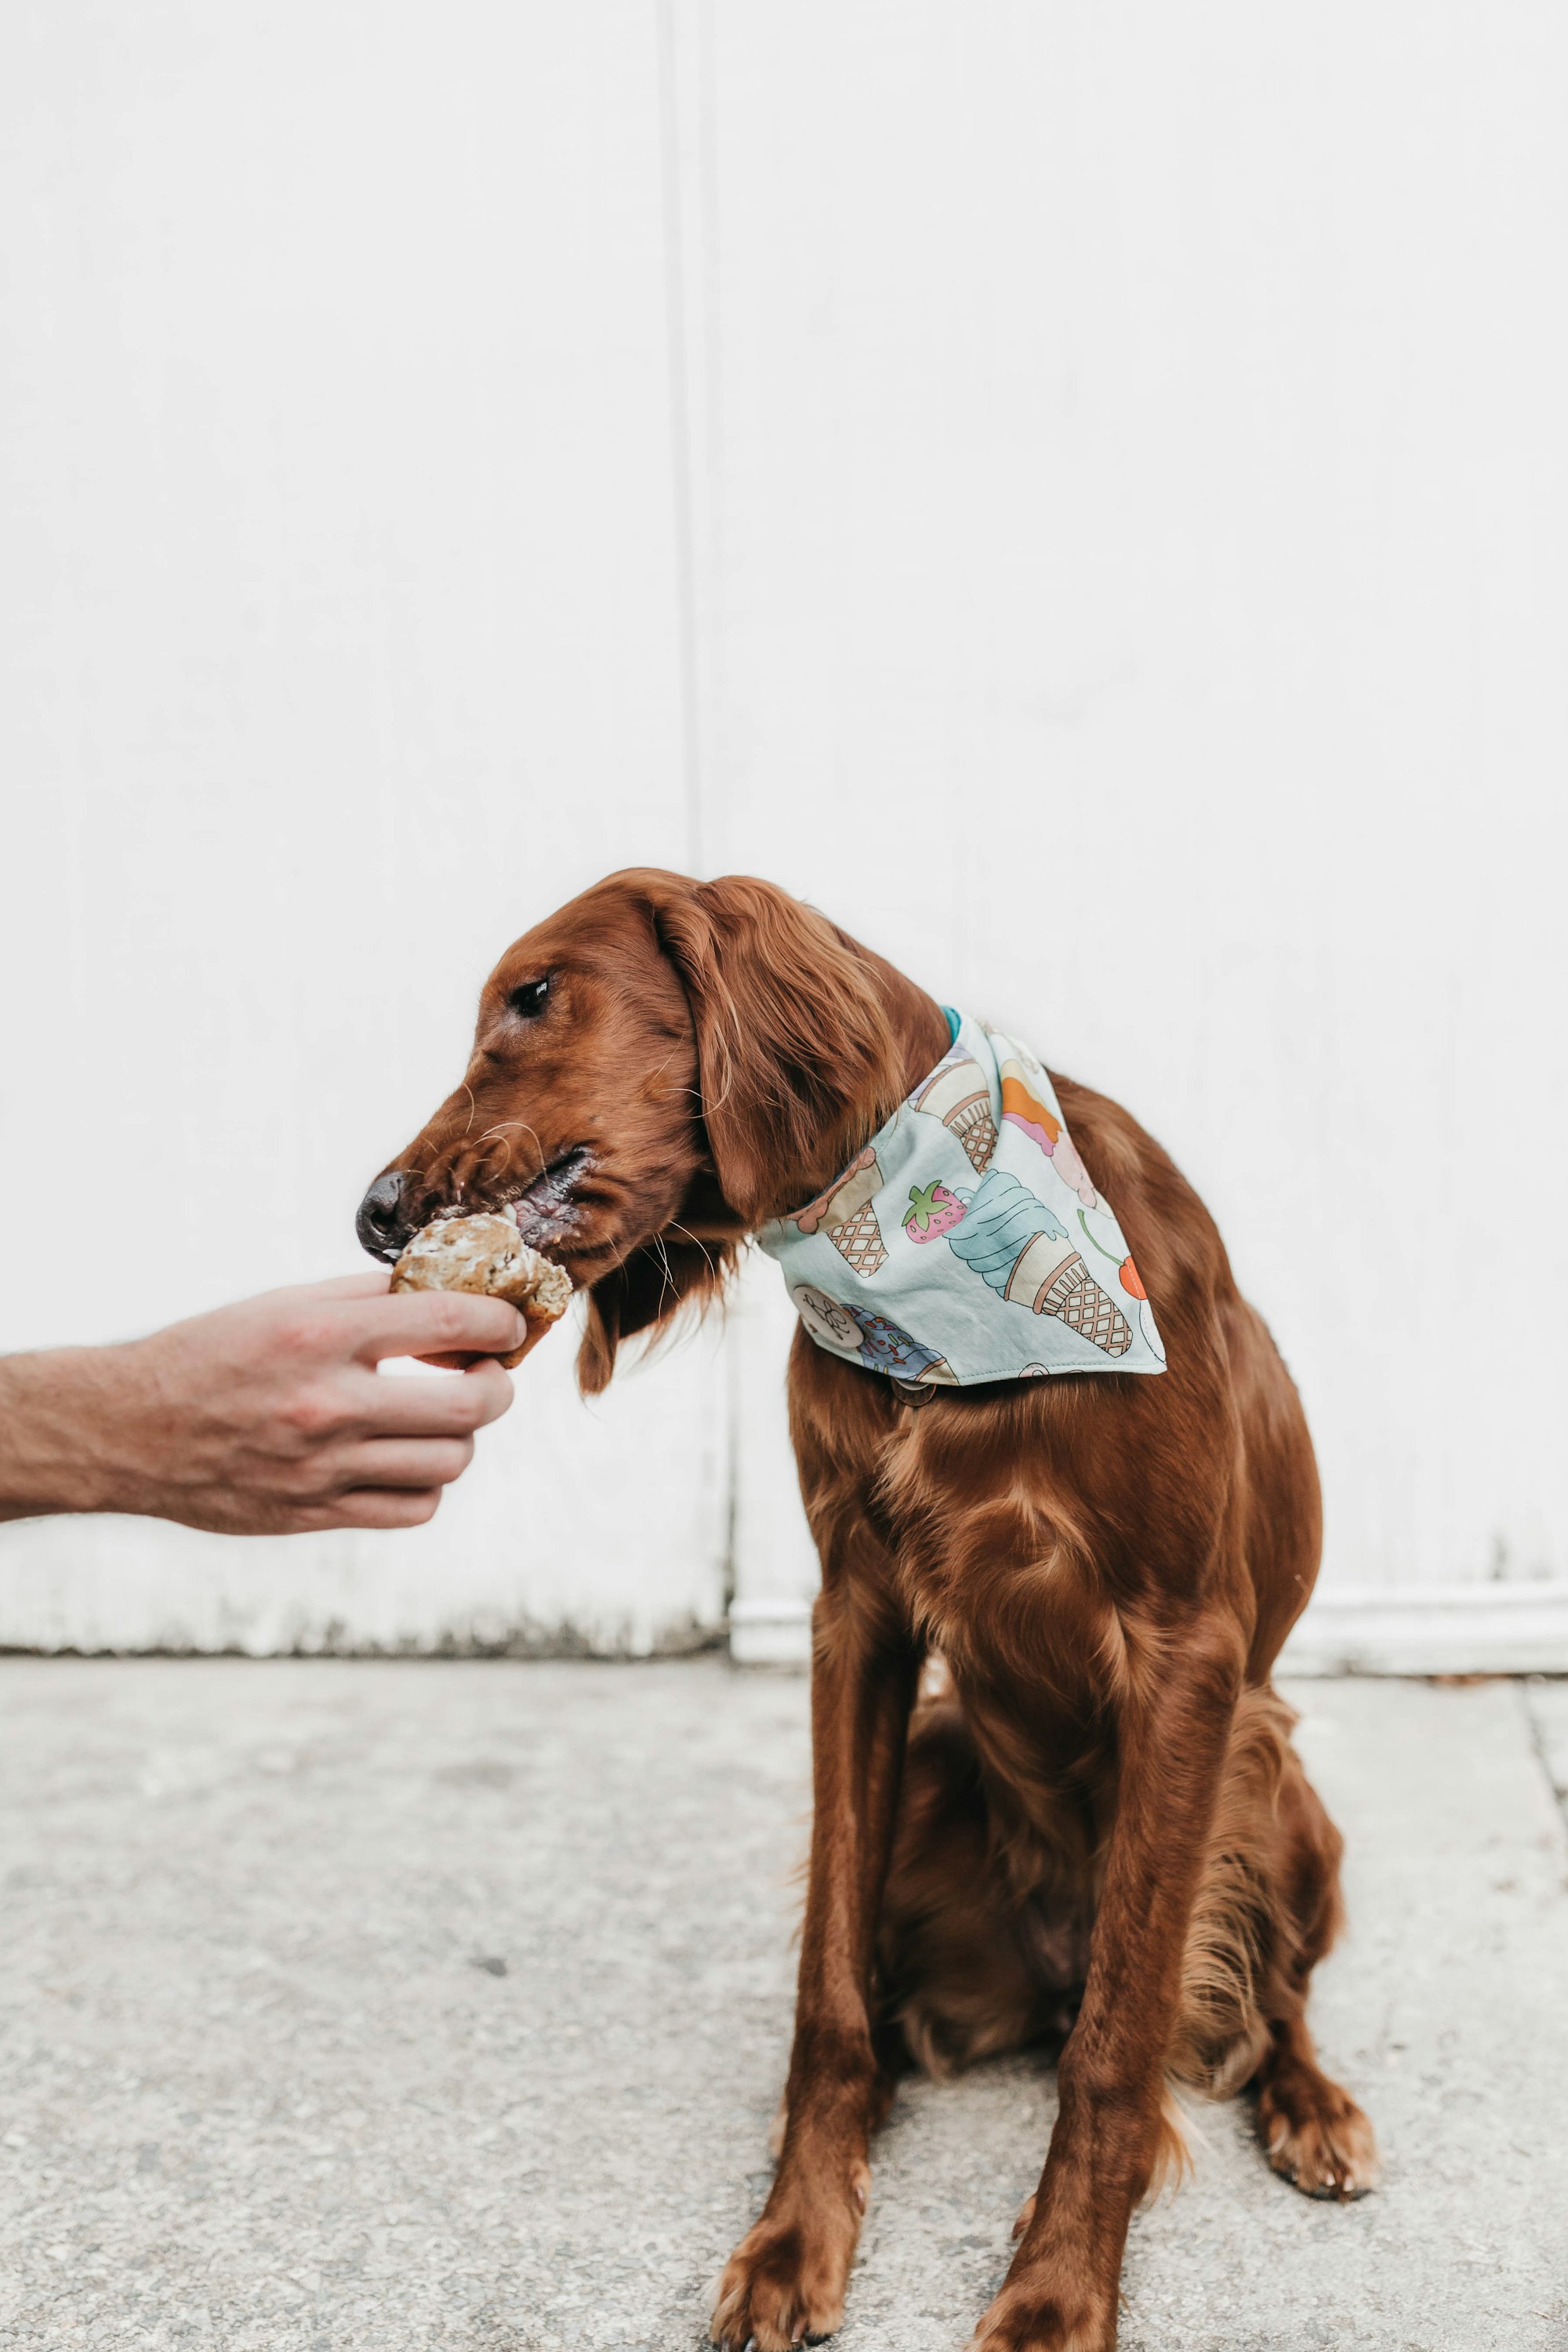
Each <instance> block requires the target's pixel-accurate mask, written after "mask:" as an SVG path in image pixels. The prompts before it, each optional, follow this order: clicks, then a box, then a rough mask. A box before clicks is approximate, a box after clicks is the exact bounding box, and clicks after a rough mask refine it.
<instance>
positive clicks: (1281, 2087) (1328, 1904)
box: [1254, 1750, 1381, 2202]
mask: <svg viewBox="0 0 1568 2352" xmlns="http://www.w3.org/2000/svg"><path fill="white" fill-rule="evenodd" d="M1279 1832H1280V1845H1281V1853H1280V1875H1279V1884H1280V1895H1281V1898H1282V1903H1283V1906H1284V1908H1285V1910H1286V1913H1287V1916H1288V1917H1289V1926H1290V1929H1291V1931H1292V1932H1291V1937H1290V1939H1289V1945H1288V1946H1287V1949H1288V1952H1289V1965H1288V1966H1287V1967H1284V1968H1282V1969H1279V1971H1278V1974H1277V1977H1276V1980H1275V1982H1274V1983H1273V1984H1272V1985H1271V1986H1270V1988H1269V1995H1270V1997H1269V1999H1268V2045H1267V2047H1266V2048H1265V2050H1264V2052H1263V2054H1262V2057H1261V2059H1260V2061H1259V2063H1258V2072H1257V2074H1256V2076H1255V2078H1254V2080H1255V2083H1256V2085H1257V2091H1258V2133H1259V2136H1260V2137H1261V2138H1262V2141H1263V2145H1264V2147H1265V2148H1266V2149H1267V2151H1268V2161H1269V2163H1270V2164H1271V2165H1272V2166H1273V2167H1274V2169H1275V2171H1276V2172H1278V2173H1281V2174H1283V2176H1284V2178H1285V2179H1287V2180H1289V2181H1291V2182H1293V2183H1294V2185H1295V2186H1296V2188H1298V2189H1302V2190H1304V2191H1305V2192H1306V2194H1307V2195H1308V2196H1309V2197H1331V2198H1335V2199H1338V2200H1340V2201H1341V2202H1343V2201H1345V2200H1348V2199H1350V2198H1352V2197H1364V2196H1365V2194H1366V2192H1367V2190H1368V2189H1374V2188H1375V2187H1376V2186H1377V2182H1378V2179H1379V2177H1380V2172H1381V2166H1380V2163H1379V2159H1378V2153H1377V2138H1376V2135H1375V2134H1374V2132H1373V2127H1372V2126H1371V2124H1370V2123H1369V2122H1368V2120H1367V2118H1366V2116H1364V2115H1363V2113H1362V2111H1361V2109H1360V2107H1358V2106H1357V2105H1356V2103H1355V2101H1354V2100H1353V2099H1352V2097H1351V2095H1350V2094H1349V2092H1348V2091H1344V2090H1342V2089H1341V2087H1340V2085H1339V2084H1337V2083H1335V2082H1333V2081H1331V2079H1330V2077H1329V2076H1328V2075H1327V2074H1324V2073H1323V2071H1322V2069H1321V2066H1320V2065H1319V2064H1318V2060H1317V2053H1316V2052H1315V2051H1314V2049H1313V2047H1312V2037H1311V2035H1310V2032H1308V2030H1307V2019H1306V2008H1307V1987H1308V1982H1309V1979H1310V1976H1311V1972H1312V1970H1313V1969H1314V1968H1316V1966H1317V1964H1318V1962H1319V1961H1320V1960H1321V1958H1322V1957H1323V1955H1324V1953H1325V1952H1326V1951H1327V1950H1328V1949H1329V1947H1330V1945H1331V1943H1332V1941H1333V1939H1334V1937H1335V1935H1336V1934H1337V1932H1338V1930H1339V1927H1340V1923H1341V1919H1342V1906H1341V1902H1340V1855H1341V1853H1342V1849H1343V1841H1342V1838H1341V1836H1340V1833H1339V1832H1338V1830H1336V1829H1335V1827H1334V1825H1333V1823H1332V1822H1331V1821H1330V1819H1329V1817H1328V1814H1327V1813H1326V1812H1325V1811H1324V1810H1323V1806H1322V1802H1321V1799H1320V1797H1319V1795H1318V1792H1317V1790H1315V1789H1314V1788H1313V1787H1312V1784H1311V1782H1310V1780H1308V1778H1307V1776H1306V1774H1305V1772H1303V1770H1302V1769H1301V1766H1300V1762H1299V1760H1298V1759H1297V1757H1296V1755H1295V1753H1294V1751H1293V1750H1292V1751H1289V1763H1288V1766H1287V1769H1286V1772H1285V1775H1284V1778H1283V1780H1282V1781H1281V1784H1280V1790H1279Z"/></svg>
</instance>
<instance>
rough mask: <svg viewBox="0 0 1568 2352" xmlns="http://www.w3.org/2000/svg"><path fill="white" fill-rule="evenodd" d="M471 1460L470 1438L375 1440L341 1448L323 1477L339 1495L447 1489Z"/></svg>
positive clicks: (381, 1438)
mask: <svg viewBox="0 0 1568 2352" xmlns="http://www.w3.org/2000/svg"><path fill="white" fill-rule="evenodd" d="M473 1458H474V1441H473V1439H472V1438H471V1437H377V1438H372V1439H370V1440H369V1442H368V1443H367V1444H363V1445H345V1446H342V1447H341V1448H340V1449H339V1450H338V1451H337V1452H336V1453H334V1454H333V1456H332V1461H331V1471H330V1473H328V1474H327V1475H328V1476H329V1477H330V1479H331V1486H332V1487H333V1489H334V1490H335V1492H337V1493H339V1494H346V1493H348V1492H349V1491H350V1490H351V1489H353V1487H355V1486H450V1485H451V1483H452V1481H453V1479H454V1478H460V1477H461V1476H462V1475H463V1473H464V1471H465V1470H466V1469H467V1468H468V1465H469V1463H470V1462H471V1461H472V1460H473ZM323 1466H324V1465H323Z"/></svg>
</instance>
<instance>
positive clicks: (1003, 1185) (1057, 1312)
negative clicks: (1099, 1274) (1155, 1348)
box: [947, 1168, 1132, 1356]
mask: <svg viewBox="0 0 1568 2352" xmlns="http://www.w3.org/2000/svg"><path fill="white" fill-rule="evenodd" d="M947 1240H948V1246H949V1248H950V1249H951V1250H952V1253H953V1255H955V1256H956V1257H961V1258H962V1259H963V1262H964V1264H965V1265H969V1266H972V1267H973V1270H974V1272H975V1273H976V1274H977V1275H979V1276H980V1278H981V1280H982V1281H983V1282H984V1283H986V1284H987V1285H988V1286H990V1288H991V1289H993V1290H994V1291H995V1292H996V1293H997V1295H998V1296H999V1297H1003V1298H1005V1299H1007V1300H1008V1301H1009V1302H1010V1303H1011V1304H1012V1305H1014V1306H1017V1307H1029V1308H1031V1309H1032V1310H1033V1311H1034V1313H1035V1314H1037V1315H1054V1316H1056V1317H1058V1318H1059V1319H1060V1321H1061V1322H1063V1323H1064V1324H1066V1326H1067V1328H1068V1330H1069V1331H1077V1332H1078V1333H1079V1334H1080V1336H1081V1337H1082V1338H1084V1339H1089V1340H1090V1341H1092V1343H1093V1345H1094V1346H1095V1347H1097V1348H1102V1349H1104V1350H1105V1352H1106V1354H1107V1355H1108V1356H1123V1355H1125V1354H1126V1352H1127V1350H1128V1349H1129V1348H1130V1347H1131V1345H1132V1330H1131V1325H1130V1324H1129V1322H1128V1320H1127V1318H1126V1317H1125V1316H1124V1315H1123V1314H1122V1312H1121V1308H1120V1307H1118V1306H1117V1305H1116V1303H1115V1301H1114V1300H1113V1299H1111V1298H1110V1297H1108V1296H1107V1295H1106V1293H1105V1292H1104V1291H1103V1290H1101V1288H1100V1285H1099V1283H1098V1282H1096V1281H1095V1280H1094V1278H1093V1276H1091V1275H1090V1273H1089V1268H1088V1266H1087V1265H1085V1264H1084V1261H1083V1258H1082V1256H1081V1255H1080V1254H1079V1251H1078V1249H1077V1248H1076V1247H1075V1246H1074V1244H1072V1242H1071V1241H1069V1239H1068V1232H1067V1227H1066V1226H1065V1225H1064V1224H1063V1223H1061V1221H1060V1219H1059V1218H1058V1217H1056V1216H1054V1215H1053V1214H1052V1213H1051V1211H1050V1210H1049V1209H1047V1206H1046V1204H1045V1202H1043V1201H1039V1200H1037V1199H1036V1197H1035V1195H1034V1193H1033V1192H1030V1191H1029V1189H1028V1187H1027V1185H1026V1184H1021V1183H1020V1182H1019V1181H1018V1179H1017V1178H1016V1176H1010V1175H1009V1174H1008V1173H1007V1172H1006V1171H1005V1170H1004V1169H999V1168H998V1169H993V1170H992V1171H991V1173H990V1174H989V1175H988V1176H986V1177H985V1178H984V1180H983V1181H982V1182H981V1184H980V1185H979V1187H978V1189H977V1190H976V1192H974V1193H973V1197H972V1198H971V1200H970V1201H969V1202H968V1204H967V1206H966V1208H965V1211H964V1214H963V1222H962V1223H960V1224H958V1225H955V1226H954V1227H953V1229H952V1232H951V1233H950V1234H948V1236H947Z"/></svg>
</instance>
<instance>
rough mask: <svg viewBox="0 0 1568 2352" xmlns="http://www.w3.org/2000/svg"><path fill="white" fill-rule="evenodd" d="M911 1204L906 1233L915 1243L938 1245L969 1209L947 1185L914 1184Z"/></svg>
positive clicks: (905, 1222)
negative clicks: (935, 1242) (935, 1243)
mask: <svg viewBox="0 0 1568 2352" xmlns="http://www.w3.org/2000/svg"><path fill="white" fill-rule="evenodd" d="M968 1205H969V1203H968V1202H967V1201H961V1200H960V1199H959V1197H958V1194H957V1193H956V1192H950V1191H949V1190H948V1188H947V1186H946V1185H945V1184H911V1185H910V1208H909V1209H908V1210H907V1211H906V1213H905V1216H904V1231H905V1233H906V1234H908V1235H909V1237H910V1241H912V1242H934V1241H939V1240H940V1239H941V1237H942V1234H950V1233H951V1232H952V1229H953V1227H954V1225H956V1224H957V1223H958V1222H959V1220H960V1219H961V1218H962V1216H963V1213H964V1211H965V1209H966V1208H967V1207H968Z"/></svg>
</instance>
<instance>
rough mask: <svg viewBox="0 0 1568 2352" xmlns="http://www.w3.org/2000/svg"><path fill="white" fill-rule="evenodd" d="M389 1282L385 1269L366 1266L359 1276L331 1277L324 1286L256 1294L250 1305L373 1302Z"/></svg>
mask: <svg viewBox="0 0 1568 2352" xmlns="http://www.w3.org/2000/svg"><path fill="white" fill-rule="evenodd" d="M391 1280H392V1268H391V1267H390V1266H389V1265H379V1266H376V1265H367V1266H366V1267H365V1268H364V1270H363V1273H360V1274H335V1275H333V1276H331V1279H330V1280H329V1281H326V1282H286V1283H284V1284H283V1285H282V1286H280V1287H279V1289H277V1290H262V1291H258V1293H257V1297H256V1299H255V1301H254V1302H252V1303H253V1304H256V1305H259V1304H260V1303H261V1301H262V1300H263V1299H266V1300H272V1299H275V1298H299V1299H307V1298H320V1299H333V1298H375V1297H379V1296H381V1294H382V1293H384V1290H385V1288H386V1286H387V1284H388V1283H389V1282H390V1281H391Z"/></svg>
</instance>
